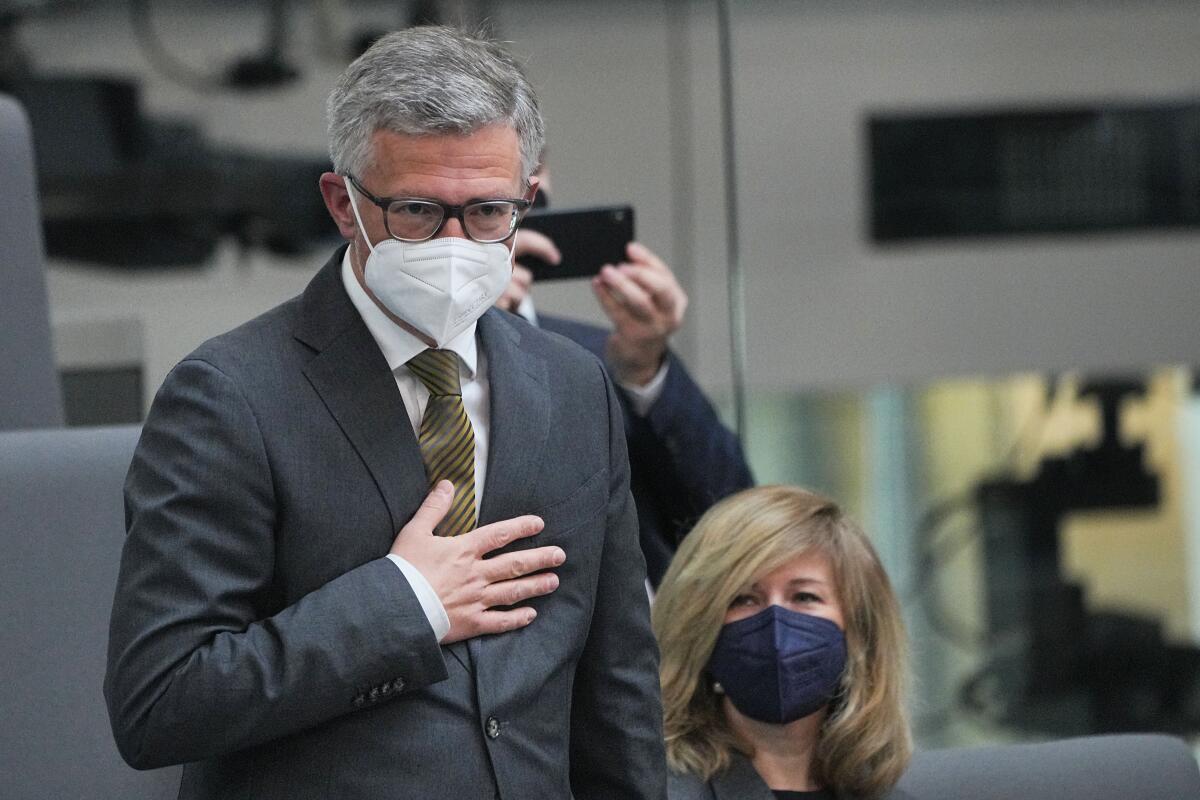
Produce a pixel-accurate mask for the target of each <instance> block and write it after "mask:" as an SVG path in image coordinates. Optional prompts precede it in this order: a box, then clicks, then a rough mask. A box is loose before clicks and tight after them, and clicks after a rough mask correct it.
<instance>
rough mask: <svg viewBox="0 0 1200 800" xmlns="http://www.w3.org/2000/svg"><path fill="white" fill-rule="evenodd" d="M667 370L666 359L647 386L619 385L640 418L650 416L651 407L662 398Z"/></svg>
mask: <svg viewBox="0 0 1200 800" xmlns="http://www.w3.org/2000/svg"><path fill="white" fill-rule="evenodd" d="M667 368H668V364H667V360H666V359H665V358H664V359H663V364H662V366H661V367H659V368H658V372H656V373H654V377H653V378H651V379H650V382H649V383H647V384H646V385H645V386H634V385H633V384H632V383H619V384H617V385H618V386H620V387H621V388H622V389H624V390H625V393H626V394H628V395H629V403H630V405H632V406H633V413H635V414H637V415H638V416H639V417H644V416H646V415H647V414H649V413H650V409H651V407H652V406H653V405H654V404H655V403H657V402H658V398H660V397H662V393H663V387H664V386H666V384H667Z"/></svg>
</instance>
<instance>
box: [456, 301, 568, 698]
mask: <svg viewBox="0 0 1200 800" xmlns="http://www.w3.org/2000/svg"><path fill="white" fill-rule="evenodd" d="M479 339H480V343H481V344H482V347H483V353H484V357H485V358H487V380H488V387H489V393H490V397H491V401H490V405H491V410H490V415H489V421H488V436H489V443H488V467H487V483H486V485H485V486H484V488H483V502H482V503H481V505H480V512H479V524H480V525H486V524H487V523H490V522H497V521H500V520H505V519H511V518H512V517H517V516H520V515H522V514H528V513H531V512H532V511H535V510H536V509H533V508H530V507H529V498H530V496H531V495H530V492H529V486H528V481H530V480H532V478H533V475H532V474H531V473H532V465H533V464H535V463H537V462H538V460H539V454H540V453H541V452H542V450H543V448H544V447H545V444H546V437H547V436H548V435H549V432H550V431H549V425H550V390H549V386H548V384H547V379H546V362H545V361H544V360H543V359H542V358H541V357H540V356H536V355H533V354H532V353H529V352H528V351H525V350H522V349H521V347H520V344H521V333H520V331H519V329H518V328H517V327H516V326H515V325H514V324H513V323H512V322H510V321H509V320H507V319H506V318H505V317H504V316H503V315H502V314H501V312H499V311H496V310H495V309H491V310H489V311H488V312H487V313H486V314H484V315H483V316H482V317H481V318H480V319H479ZM531 544H532V543H530V542H529V540H528V539H522V540H520V541H518V542H515V543H513V544H512V545H510V546H509V548H508V549H518V548H523V547H529V546H531ZM495 641H496V637H492V636H486V637H475V638H473V639H469V640H468V649H469V650H470V654H471V657H472V659H473V660H474V664H475V685H476V690H477V692H478V693H479V702H480V703H481V704H484V706H485V707H486V705H487V704H490V697H489V696H488V692H489V690H490V688H491V687H492V686H493V685H494V683H493V681H491V680H490V677H491V676H490V675H489V674H487V672H488V665H489V664H491V665H492V669H493V670H494V669H496V668H497V666H498V665H496V664H495V662H494V661H489V660H486V659H483V658H481V656H480V653H481V652H482V651H483V650H484V649H485V648H487V647H488V646H490V644H491V643H494V642H495ZM498 661H500V662H503V659H498Z"/></svg>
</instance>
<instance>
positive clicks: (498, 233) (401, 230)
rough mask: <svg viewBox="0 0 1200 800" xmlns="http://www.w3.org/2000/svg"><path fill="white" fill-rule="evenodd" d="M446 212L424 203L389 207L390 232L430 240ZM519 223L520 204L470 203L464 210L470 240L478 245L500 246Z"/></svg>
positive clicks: (409, 201)
mask: <svg viewBox="0 0 1200 800" xmlns="http://www.w3.org/2000/svg"><path fill="white" fill-rule="evenodd" d="M445 214H446V211H445V209H443V208H442V207H441V206H440V205H438V204H437V203H430V202H427V201H424V200H404V201H397V202H394V203H392V204H391V205H390V206H388V210H387V222H388V231H389V232H390V233H391V234H392V236H395V237H397V238H399V239H411V240H421V239H427V238H429V237H430V236H433V234H434V233H435V232H436V231H437V229H438V227H439V226H440V225H441V224H442V218H443V217H444V216H445ZM516 219H517V204H516V203H512V202H509V201H507V200H485V201H483V202H479V203H470V204H468V205H467V206H465V207H464V208H463V210H462V224H463V228H464V229H465V230H466V234H467V236H469V237H470V238H472V239H474V240H475V241H477V242H499V241H503V240H504V239H507V238H508V235H509V234H510V233H512V230H513V226H514V225H515V224H516Z"/></svg>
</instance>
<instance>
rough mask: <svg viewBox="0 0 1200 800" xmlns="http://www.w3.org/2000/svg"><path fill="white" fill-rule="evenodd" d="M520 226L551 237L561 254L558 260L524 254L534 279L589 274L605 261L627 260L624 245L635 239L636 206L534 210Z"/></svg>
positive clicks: (585, 276) (524, 260)
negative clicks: (549, 260) (634, 213)
mask: <svg viewBox="0 0 1200 800" xmlns="http://www.w3.org/2000/svg"><path fill="white" fill-rule="evenodd" d="M521 227H522V228H529V229H531V230H535V231H537V232H538V233H542V234H545V235H546V236H548V237H550V239H551V240H553V241H554V245H555V247H557V248H558V252H559V253H561V254H562V261H561V262H559V263H558V264H548V263H546V262H545V261H543V260H542V259H540V258H534V257H533V256H522V257H521V259H520V263H521V264H522V265H524V266H525V267H528V268H529V270H530V271H531V272H532V273H533V279H534V280H535V281H554V280H564V279H566V278H590V277H592V276H593V275H595V274H596V273H597V272H599V271H600V268H601V267H602V266H604V265H605V264H619V263H621V262H622V261H625V260H626V255H625V245H627V244H629V243H630V242H631V241H633V208H632V206H599V207H595V208H573V209H563V210H562V211H559V210H554V211H532V212H530V213H528V214H526V215H525V219H523V220H522V221H521Z"/></svg>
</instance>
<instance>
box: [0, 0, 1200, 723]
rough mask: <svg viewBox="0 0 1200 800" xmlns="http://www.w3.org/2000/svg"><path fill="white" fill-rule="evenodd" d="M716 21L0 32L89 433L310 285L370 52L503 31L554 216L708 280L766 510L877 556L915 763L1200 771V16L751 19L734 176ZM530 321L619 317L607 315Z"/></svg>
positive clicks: (217, 19) (228, 7) (902, 1)
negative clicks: (798, 510) (539, 111)
mask: <svg viewBox="0 0 1200 800" xmlns="http://www.w3.org/2000/svg"><path fill="white" fill-rule="evenodd" d="M719 10H720V8H719V7H718V5H717V3H715V2H709V1H708V0H694V1H691V0H639V1H638V2H634V1H633V0H625V1H624V2H622V1H620V0H608V1H606V2H603V3H599V2H587V0H541V1H537V0H523V2H515V1H514V2H504V1H503V0H491V1H485V0H477V1H476V2H471V1H470V0H460V1H459V2H448V1H447V2H408V3H404V2H350V1H349V0H341V1H338V0H304V1H301V0H294V1H285V0H273V1H272V2H267V1H266V0H263V1H262V2H245V1H244V0H243V1H241V2H232V1H230V2H212V1H210V2H199V1H198V0H196V1H192V2H185V1H184V0H178V1H175V0H162V1H161V2H159V1H153V2H152V1H150V0H145V1H143V2H136V1H135V2H116V1H115V0H114V1H113V2H103V1H102V0H96V1H95V2H50V1H49V0H43V1H39V0H0V91H5V92H7V93H10V94H12V95H14V96H16V97H17V98H18V99H19V100H20V101H21V102H22V103H23V104H24V105H25V107H26V111H27V112H28V114H29V116H30V119H31V125H32V128H33V138H34V144H35V148H36V161H37V180H38V187H39V202H40V205H41V211H42V216H43V219H42V237H43V242H44V247H45V250H46V253H47V259H46V261H47V269H46V274H45V285H46V291H47V293H48V297H49V313H50V323H51V333H52V339H53V354H54V355H53V357H54V363H55V368H56V372H57V376H58V379H59V380H60V382H61V387H62V391H63V410H64V414H65V419H66V422H67V423H68V424H72V425H91V424H107V423H117V422H137V421H140V420H141V418H142V416H143V414H144V412H145V409H146V408H147V407H148V404H149V402H150V400H151V399H152V397H153V395H154V392H155V390H156V388H157V387H158V385H159V384H160V382H161V381H162V379H163V377H164V375H165V374H166V372H167V371H168V370H169V369H170V368H171V367H172V366H173V364H174V363H175V362H176V361H178V360H179V359H180V358H182V357H183V356H184V355H186V354H187V353H188V352H189V351H191V350H192V349H193V348H194V347H196V346H197V345H198V344H199V343H200V342H202V341H203V340H204V339H206V338H208V337H209V336H212V335H215V334H217V333H220V332H222V331H225V330H227V329H229V328H231V327H233V326H235V325H237V324H239V323H240V322H242V321H245V320H246V319H249V318H250V317H252V316H254V315H256V314H258V313H260V312H262V311H264V310H266V309H268V308H270V307H272V306H273V305H275V304H277V303H279V302H281V301H283V300H285V299H287V298H289V297H291V296H293V295H295V294H297V293H298V292H300V291H301V290H302V289H303V287H304V286H305V284H306V283H307V282H308V280H309V279H310V278H311V277H312V276H313V274H314V273H315V272H316V270H317V269H318V268H319V267H320V266H321V265H322V264H323V263H324V262H325V261H326V259H327V258H328V257H329V255H330V253H331V252H332V249H333V247H334V246H336V244H337V243H338V240H337V237H336V232H335V231H334V230H333V228H332V225H331V224H330V223H329V221H328V219H327V217H326V214H325V211H324V208H323V206H322V204H321V201H320V195H319V193H318V191H317V176H318V175H319V174H320V173H321V172H322V171H324V170H325V169H326V165H327V157H326V154H325V150H324V147H325V126H324V99H325V96H326V94H327V93H328V91H329V89H330V88H331V85H332V83H333V81H334V79H335V78H336V76H337V75H338V74H339V73H340V72H341V70H342V69H343V68H344V67H345V65H346V64H347V63H348V61H349V60H350V59H351V58H353V56H354V55H356V54H357V53H358V52H360V51H361V50H362V48H363V47H365V46H366V45H367V44H369V42H370V41H372V40H373V39H374V38H375V37H376V36H378V35H379V34H380V33H382V32H385V31H387V30H392V29H395V28H398V27H403V26H406V25H410V24H414V23H420V22H431V21H432V22H447V23H453V24H466V25H469V26H472V27H484V28H486V29H489V30H490V31H491V32H492V33H493V34H495V35H496V36H498V37H499V38H501V39H503V40H506V41H509V42H511V43H512V49H513V51H514V52H515V53H516V54H518V55H519V56H520V57H521V58H522V59H523V61H524V63H525V65H526V67H527V70H528V73H529V75H530V77H531V78H532V80H533V83H534V85H535V86H536V87H537V89H538V90H539V92H540V97H541V101H542V106H543V112H544V114H545V116H546V119H547V124H548V143H549V156H548V161H549V163H550V164H552V167H553V172H554V203H555V206H556V207H570V206H581V205H595V204H602V203H626V202H627V203H630V204H632V205H633V206H634V207H635V209H636V213H637V226H638V230H637V235H638V238H639V239H641V240H642V241H644V242H645V243H646V244H648V245H649V246H650V247H652V248H653V249H655V250H656V251H657V252H659V253H660V254H661V255H663V257H664V258H665V260H666V261H667V262H668V263H669V264H670V265H671V266H672V268H673V269H674V270H675V272H676V274H677V275H678V276H679V278H680V281H681V282H682V283H683V284H684V286H685V287H686V288H687V290H688V292H689V294H690V297H691V307H690V311H689V315H688V321H687V325H686V326H685V328H684V330H683V331H681V333H680V335H679V336H678V337H677V340H676V342H675V346H676V349H677V350H678V352H679V353H680V354H681V355H682V356H683V358H684V360H685V361H686V362H687V364H688V365H689V367H690V368H691V369H692V371H693V373H694V374H695V375H696V377H697V379H698V380H699V381H700V382H701V383H702V384H703V386H704V387H705V388H706V389H707V390H708V391H709V392H710V394H711V396H712V397H713V398H714V399H715V400H717V401H718V403H719V404H721V405H722V409H723V411H724V412H726V414H727V418H728V419H729V420H730V421H731V424H732V421H733V420H734V418H735V417H736V416H737V415H736V414H735V413H734V399H735V398H736V397H739V396H744V398H745V405H744V409H743V419H744V430H743V432H742V433H743V437H744V441H745V442H746V445H747V448H748V455H749V458H750V460H751V464H752V466H753V468H754V470H755V474H756V478H757V479H758V480H759V482H763V483H768V482H788V483H800V484H805V485H808V486H811V487H815V488H817V489H820V490H823V491H825V492H828V493H830V494H832V495H833V496H835V497H837V498H839V499H840V500H842V501H843V502H844V503H845V505H846V506H847V507H849V508H850V509H851V510H852V511H853V512H854V514H855V515H856V516H857V517H858V518H859V519H860V520H861V521H862V523H863V524H864V526H865V527H866V529H867V530H868V532H869V533H870V534H871V535H872V537H873V538H874V540H875V542H876V544H877V546H878V548H879V550H880V552H881V554H882V556H883V558H884V560H885V562H886V566H887V567H888V569H889V572H890V574H891V575H892V577H893V580H894V582H895V583H896V585H897V589H898V591H899V593H900V595H901V597H902V599H903V601H904V604H905V610H906V617H907V621H908V624H909V628H910V632H911V634H912V638H913V660H914V667H915V671H916V673H917V675H918V676H919V685H918V687H917V689H918V691H917V696H916V698H915V701H914V702H915V716H916V719H917V721H918V733H919V737H920V739H921V743H922V744H924V745H926V746H937V745H952V744H959V743H970V742H979V741H1008V740H1018V739H1039V738H1051V737H1061V736H1065V735H1070V734H1082V733H1096V732H1106V731H1119V730H1162V731H1169V732H1174V733H1178V734H1181V735H1184V736H1186V737H1189V738H1190V739H1191V740H1192V741H1193V742H1200V649H1198V648H1200V399H1198V396H1197V391H1198V390H1197V380H1196V375H1197V372H1196V369H1195V365H1196V364H1197V363H1198V362H1200V317H1198V315H1197V313H1196V309H1195V306H1196V303H1197V299H1198V298H1200V4H1197V3H1196V2H1195V0H1178V1H1177V2H1172V1H1171V0H1108V1H1106V0H1091V1H1090V2H1055V3H1047V2H1036V1H1035V0H887V1H885V0H838V1H837V2H834V1H833V0H786V1H785V0H779V1H778V2H772V1H771V0H761V1H759V0H751V1H748V2H740V3H735V4H732V6H731V8H730V9H729V11H730V13H729V15H728V23H729V24H728V28H727V32H728V35H729V42H730V44H731V48H730V55H731V57H730V60H729V62H728V65H729V67H730V68H731V75H732V94H731V95H730V99H731V100H732V107H733V111H734V114H733V127H732V130H733V138H732V141H733V148H732V150H730V149H729V148H728V147H727V146H726V143H727V141H728V140H727V138H726V136H725V129H724V128H723V126H722V125H723V119H722V113H721V109H722V98H723V95H722V82H721V69H722V62H721V60H720V46H719V45H720V35H721V32H722V30H721V27H720V24H719V23H720V21H721V20H720V14H719ZM729 159H732V160H733V161H732V163H733V164H734V165H736V184H735V188H736V199H737V202H736V205H733V204H731V203H730V199H731V198H730V192H729V191H728V187H727V184H726V181H725V176H726V166H727V165H728V164H729V163H730V162H729ZM732 210H736V219H735V220H734V221H735V222H736V225H737V229H736V230H737V231H738V234H739V235H738V242H739V247H738V258H737V259H736V261H737V263H738V264H739V265H740V270H741V274H742V277H743V280H744V290H745V297H744V304H743V305H742V306H741V308H742V309H743V310H744V314H745V337H744V340H743V341H744V347H745V352H746V362H745V382H744V385H742V386H740V387H735V385H734V381H733V378H732V375H733V370H732V359H731V355H730V353H731V347H730V318H731V315H730V311H729V290H728V288H727V287H728V286H729V268H730V259H729V258H728V257H727V245H728V236H729V230H730V229H729V227H728V225H729V219H730V213H731V211H732ZM535 296H536V298H537V302H538V307H539V308H540V309H545V310H547V311H553V312H555V313H560V314H565V315H569V316H575V317H579V318H583V319H588V320H591V321H594V322H597V323H602V322H603V321H604V318H603V315H602V313H601V312H600V309H599V308H598V306H597V305H596V304H595V301H594V299H593V298H592V295H591V292H590V290H589V288H588V286H587V284H586V283H575V282H555V283H553V284H546V285H539V286H538V287H536V289H535ZM15 297H16V296H15V295H10V296H9V297H8V298H7V299H6V298H4V297H0V313H3V314H4V315H5V316H9V317H10V318H14V315H16V314H19V313H20V312H21V311H22V307H18V306H20V305H21V304H20V303H19V302H18V301H17V300H15V299H14V298H15ZM735 299H736V298H735ZM735 390H736V391H735Z"/></svg>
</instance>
